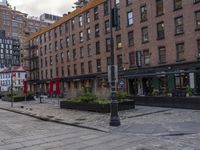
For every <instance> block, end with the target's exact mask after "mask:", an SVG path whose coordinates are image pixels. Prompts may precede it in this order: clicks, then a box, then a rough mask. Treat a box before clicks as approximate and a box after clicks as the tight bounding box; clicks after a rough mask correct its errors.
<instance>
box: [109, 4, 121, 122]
mask: <svg viewBox="0 0 200 150" xmlns="http://www.w3.org/2000/svg"><path fill="white" fill-rule="evenodd" d="M109 9H110V48H111V52H110V58H111V100H112V101H111V107H110V108H111V117H110V126H120V119H119V115H118V101H117V97H116V78H117V77H116V73H115V70H116V69H115V68H116V67H115V65H114V64H115V55H114V41H113V31H112V28H113V27H114V26H117V25H118V15H117V11H118V10H117V9H116V8H112V0H110V4H109Z"/></svg>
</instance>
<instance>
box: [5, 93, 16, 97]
mask: <svg viewBox="0 0 200 150" xmlns="http://www.w3.org/2000/svg"><path fill="white" fill-rule="evenodd" d="M6 96H7V97H14V96H17V94H16V93H12V94H11V93H7V94H6Z"/></svg>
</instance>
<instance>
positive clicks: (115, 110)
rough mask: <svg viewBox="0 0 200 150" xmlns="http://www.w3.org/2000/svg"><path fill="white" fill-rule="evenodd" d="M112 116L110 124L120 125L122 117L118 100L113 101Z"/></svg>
mask: <svg viewBox="0 0 200 150" xmlns="http://www.w3.org/2000/svg"><path fill="white" fill-rule="evenodd" d="M110 108H111V118H110V126H114V127H118V126H120V119H119V116H118V102H117V101H116V100H115V101H113V102H112V103H111V107H110Z"/></svg>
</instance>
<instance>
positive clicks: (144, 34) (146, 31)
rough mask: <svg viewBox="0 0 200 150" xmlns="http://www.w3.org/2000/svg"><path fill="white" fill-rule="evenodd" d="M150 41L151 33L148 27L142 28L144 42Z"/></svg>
mask: <svg viewBox="0 0 200 150" xmlns="http://www.w3.org/2000/svg"><path fill="white" fill-rule="evenodd" d="M148 41H149V35H148V27H143V28H142V43H146V42H148Z"/></svg>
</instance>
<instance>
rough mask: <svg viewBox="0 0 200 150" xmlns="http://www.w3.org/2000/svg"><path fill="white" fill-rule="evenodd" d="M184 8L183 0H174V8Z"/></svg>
mask: <svg viewBox="0 0 200 150" xmlns="http://www.w3.org/2000/svg"><path fill="white" fill-rule="evenodd" d="M181 8H182V0H174V10H177V9H181Z"/></svg>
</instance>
